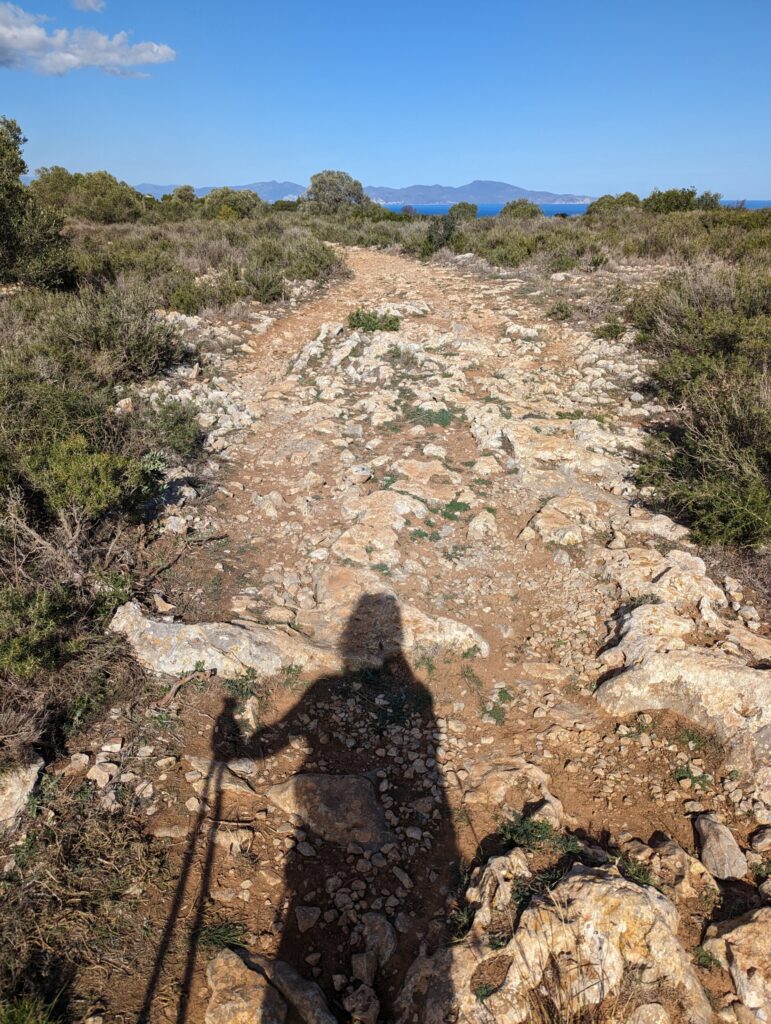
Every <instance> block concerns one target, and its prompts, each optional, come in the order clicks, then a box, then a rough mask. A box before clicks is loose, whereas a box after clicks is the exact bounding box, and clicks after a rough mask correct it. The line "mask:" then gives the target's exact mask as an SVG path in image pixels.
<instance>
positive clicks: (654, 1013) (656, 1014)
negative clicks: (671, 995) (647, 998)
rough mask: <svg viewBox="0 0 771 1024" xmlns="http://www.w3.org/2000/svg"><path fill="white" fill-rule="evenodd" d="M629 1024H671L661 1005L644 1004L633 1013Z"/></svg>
mask: <svg viewBox="0 0 771 1024" xmlns="http://www.w3.org/2000/svg"><path fill="white" fill-rule="evenodd" d="M627 1024H670V1016H669V1014H668V1013H667V1011H666V1010H665V1009H664V1007H663V1006H662V1005H661V1003H643V1005H642V1006H638V1007H637V1009H636V1010H635V1011H634V1012H633V1013H632V1016H631V1017H630V1018H629V1020H628V1021H627Z"/></svg>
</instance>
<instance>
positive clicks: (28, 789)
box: [0, 758, 43, 832]
mask: <svg viewBox="0 0 771 1024" xmlns="http://www.w3.org/2000/svg"><path fill="white" fill-rule="evenodd" d="M42 768H43V759H42V758H37V760H35V761H32V762H31V763H30V764H27V765H22V766H20V767H18V768H9V769H8V771H5V772H2V773H0V832H4V831H8V832H10V831H12V830H13V829H14V828H15V827H16V823H17V821H18V819H19V816H20V815H21V813H22V812H23V810H24V808H25V807H26V806H27V801H28V800H29V797H30V794H31V793H32V790H33V789H34V788H35V783H36V782H37V778H38V775H40V772H41V770H42Z"/></svg>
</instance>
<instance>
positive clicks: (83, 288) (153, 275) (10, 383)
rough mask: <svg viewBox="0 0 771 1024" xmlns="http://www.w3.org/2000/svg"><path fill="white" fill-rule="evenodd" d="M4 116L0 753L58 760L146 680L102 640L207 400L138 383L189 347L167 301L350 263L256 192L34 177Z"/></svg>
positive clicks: (194, 301)
mask: <svg viewBox="0 0 771 1024" xmlns="http://www.w3.org/2000/svg"><path fill="white" fill-rule="evenodd" d="M24 142H25V140H24V138H23V135H22V132H21V129H20V128H19V126H18V125H17V124H16V123H15V122H14V121H11V120H8V119H2V120H0V284H2V283H6V284H9V285H11V286H12V290H11V291H10V292H9V293H8V294H6V295H5V296H3V297H2V299H0V336H2V339H3V344H2V347H1V348H0V407H1V408H2V417H0V672H1V673H2V675H3V685H2V688H1V689H0V763H5V764H8V763H12V762H14V761H17V760H19V759H22V760H23V759H24V758H25V757H26V756H28V755H29V753H30V752H31V750H32V749H33V747H37V749H41V748H42V749H44V750H47V751H49V752H51V753H53V752H55V751H56V750H57V749H59V747H60V744H61V743H62V741H63V740H65V739H66V736H67V735H68V733H70V732H71V731H72V730H73V729H75V728H78V727H80V726H82V725H83V724H84V723H85V722H87V721H88V719H89V718H90V717H91V716H93V715H94V714H95V713H97V712H98V711H99V710H100V708H102V707H103V706H104V704H105V702H106V701H108V700H112V699H114V698H115V697H116V696H117V695H119V694H126V693H129V692H131V691H132V690H136V689H137V687H138V686H140V685H141V683H142V673H141V672H139V671H138V670H137V669H136V667H135V666H132V665H131V663H130V662H128V660H127V658H126V656H125V655H124V653H123V652H122V649H121V647H120V645H119V644H118V643H117V641H115V640H114V639H107V638H106V637H105V635H104V625H105V622H106V620H107V618H108V617H109V615H110V614H111V613H112V611H113V610H114V608H115V607H116V605H117V604H119V603H121V602H123V601H125V600H127V599H128V598H129V597H130V596H131V595H132V593H133V592H134V591H135V590H136V589H137V588H138V587H139V588H141V585H142V584H141V578H142V567H141V565H140V564H139V562H140V559H139V557H138V554H137V550H136V543H137V540H138V538H139V536H140V535H141V533H142V531H143V530H144V529H145V528H146V524H147V523H148V522H149V521H150V520H152V517H153V515H154V513H155V511H156V509H157V507H158V499H159V495H160V492H161V490H162V488H163V486H164V472H165V470H166V468H167V467H168V466H172V465H178V464H179V463H180V461H182V462H187V463H188V464H189V465H191V466H193V465H194V464H195V460H196V458H197V457H198V454H199V452H200V449H201V440H202V434H201V430H200V428H199V426H198V424H197V422H196V420H195V415H196V410H195V409H194V408H192V407H191V406H189V405H187V404H185V403H182V402H178V401H165V402H164V401H155V402H153V403H150V402H149V401H147V400H145V399H143V398H142V397H141V395H140V394H138V393H137V394H135V395H134V396H133V397H132V403H133V412H132V414H131V415H125V414H124V413H123V412H122V411H121V409H120V408H119V407H118V405H117V402H118V399H119V398H120V397H121V395H122V394H124V393H125V389H126V388H130V387H131V386H132V385H135V384H137V383H139V382H142V381H145V380H147V379H152V378H153V377H157V376H158V375H160V374H163V373H164V372H166V371H167V370H168V369H169V368H171V367H172V366H173V365H174V364H176V363H179V362H180V361H184V360H185V359H189V358H193V357H194V356H195V353H194V352H190V351H187V350H185V349H183V346H182V345H181V343H180V340H179V336H178V333H177V330H176V328H175V327H174V326H173V325H172V324H171V323H170V322H169V321H167V320H166V319H164V318H163V317H161V316H160V315H159V312H158V310H159V309H163V308H165V309H171V310H175V311H177V312H180V313H185V314H195V313H199V312H201V311H202V310H204V309H210V310H215V311H216V310H217V309H219V308H225V307H228V306H231V305H232V304H233V303H234V302H237V301H241V300H248V299H256V300H257V301H261V302H272V301H274V300H277V299H281V298H283V297H285V296H286V295H288V292H289V288H290V287H293V284H292V283H293V282H298V281H299V282H302V281H306V280H313V281H318V280H323V279H325V278H327V277H328V276H329V275H330V274H332V273H333V272H335V271H336V270H338V269H339V268H340V266H341V263H340V260H339V258H338V257H337V256H336V255H335V253H334V251H333V250H332V249H331V248H330V247H329V246H328V245H326V244H325V243H324V242H323V241H321V240H320V239H319V238H318V237H316V236H315V235H314V234H313V233H312V232H311V231H310V230H309V229H308V227H307V226H305V225H304V224H302V223H298V222H296V221H292V222H289V221H281V220H279V219H278V218H277V217H275V216H268V215H267V214H266V210H267V207H266V204H265V203H263V202H262V200H260V199H259V197H257V196H256V195H254V193H251V192H237V191H233V190H229V189H217V190H215V191H213V192H211V193H210V194H209V195H208V196H206V197H205V198H204V199H199V198H197V197H196V196H195V194H194V192H193V190H192V189H189V188H181V189H177V190H176V191H175V193H174V194H173V195H172V196H171V197H170V198H169V199H168V201H166V202H157V201H156V200H153V199H151V198H149V197H142V196H140V195H139V194H138V193H137V192H136V191H135V190H134V189H132V188H131V187H130V186H128V185H126V184H125V183H124V182H119V181H117V180H116V179H115V178H113V177H112V176H111V175H109V174H105V173H103V172H99V173H95V174H70V173H69V172H68V171H66V170H65V169H64V168H61V167H53V168H50V169H43V170H42V171H40V172H39V173H38V176H37V178H36V179H35V181H34V182H33V183H32V184H31V185H30V186H24V185H23V184H22V182H21V175H23V174H24V173H25V172H26V170H27V167H26V164H25V162H24V159H23V156H22V147H23V144H24Z"/></svg>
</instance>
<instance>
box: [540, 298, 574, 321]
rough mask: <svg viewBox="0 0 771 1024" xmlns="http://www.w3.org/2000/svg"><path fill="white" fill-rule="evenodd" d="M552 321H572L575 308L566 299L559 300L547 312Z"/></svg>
mask: <svg viewBox="0 0 771 1024" xmlns="http://www.w3.org/2000/svg"><path fill="white" fill-rule="evenodd" d="M546 315H547V316H548V317H549V319H550V320H570V319H571V317H572V316H573V307H572V306H571V305H570V303H569V302H566V301H565V300H564V299H559V300H558V301H557V302H555V303H554V305H553V306H550V307H549V308H548V309H547V310H546Z"/></svg>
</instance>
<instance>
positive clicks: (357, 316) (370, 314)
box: [348, 308, 400, 334]
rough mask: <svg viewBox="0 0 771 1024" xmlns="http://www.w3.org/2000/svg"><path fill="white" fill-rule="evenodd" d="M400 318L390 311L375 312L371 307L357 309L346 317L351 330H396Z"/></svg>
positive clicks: (366, 331)
mask: <svg viewBox="0 0 771 1024" xmlns="http://www.w3.org/2000/svg"><path fill="white" fill-rule="evenodd" d="M399 324H400V320H399V317H398V316H393V315H392V314H390V313H377V312H376V311H375V310H371V309H369V310H368V309H361V308H360V309H357V310H355V311H354V312H353V313H351V315H350V316H349V317H348V326H349V327H350V328H351V330H352V331H363V332H364V333H365V334H371V333H372V332H373V331H398V330H399Z"/></svg>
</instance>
